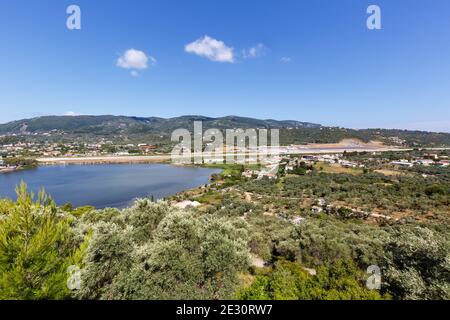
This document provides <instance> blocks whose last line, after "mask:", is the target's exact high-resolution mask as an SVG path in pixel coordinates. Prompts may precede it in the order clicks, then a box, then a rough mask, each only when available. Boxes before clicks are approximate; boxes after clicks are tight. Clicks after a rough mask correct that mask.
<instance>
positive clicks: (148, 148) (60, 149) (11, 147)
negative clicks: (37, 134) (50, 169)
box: [0, 139, 156, 158]
mask: <svg viewBox="0 0 450 320" xmlns="http://www.w3.org/2000/svg"><path fill="white" fill-rule="evenodd" d="M155 150H156V146H154V145H149V144H137V145H135V144H127V145H115V144H114V143H113V142H112V141H106V140H103V139H102V140H101V141H99V142H97V143H79V142H65V143H53V142H16V143H10V144H4V145H0V157H4V158H6V157H11V156H32V157H61V156H64V157H76V156H101V155H105V154H114V155H129V154H136V153H138V154H149V153H152V152H154V151H155Z"/></svg>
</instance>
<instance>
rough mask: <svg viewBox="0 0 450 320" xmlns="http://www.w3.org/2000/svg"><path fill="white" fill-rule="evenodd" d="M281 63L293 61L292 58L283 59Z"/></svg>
mask: <svg viewBox="0 0 450 320" xmlns="http://www.w3.org/2000/svg"><path fill="white" fill-rule="evenodd" d="M280 61H281V62H283V63H289V62H292V59H291V58H290V57H282V58H281V59H280Z"/></svg>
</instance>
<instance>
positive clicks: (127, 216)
mask: <svg viewBox="0 0 450 320" xmlns="http://www.w3.org/2000/svg"><path fill="white" fill-rule="evenodd" d="M215 201H219V204H217V205H216V206H209V207H201V208H198V209H193V208H192V209H183V210H182V209H176V208H174V207H172V206H171V205H169V204H168V203H166V202H160V203H154V202H152V201H151V200H149V199H141V200H137V201H136V202H135V204H134V205H133V206H132V207H130V208H127V209H124V210H116V209H104V210H95V209H93V208H89V207H87V208H78V209H72V208H71V207H70V206H66V207H64V208H61V207H56V206H55V204H54V202H53V201H52V200H51V199H49V198H48V197H47V196H45V195H44V194H43V193H41V194H40V196H39V197H38V198H37V199H36V200H33V197H32V195H31V194H29V193H27V191H26V187H25V185H22V186H21V187H20V188H19V189H18V199H17V201H11V200H2V201H1V202H0V274H1V276H0V298H1V299H234V298H239V299H449V298H450V287H449V280H448V279H449V272H450V265H449V248H450V236H449V235H450V232H449V230H448V226H447V225H443V224H433V223H418V222H404V223H397V224H392V225H391V224H386V225H374V224H367V223H363V222H361V221H358V220H348V219H342V218H340V217H338V216H329V215H325V214H320V215H318V216H311V217H310V218H308V219H305V221H303V222H302V223H300V224H293V223H291V222H290V221H288V220H287V219H280V218H279V217H276V216H270V215H265V214H264V211H263V210H261V207H259V205H257V204H256V205H255V204H251V203H246V202H243V201H238V200H237V199H234V200H232V201H230V198H228V199H227V198H225V197H222V198H220V199H215ZM255 257H259V258H260V259H262V260H263V261H264V262H265V263H264V265H259V264H258V263H255ZM374 264H375V265H379V266H380V268H381V270H382V280H383V284H382V287H381V290H369V289H368V288H367V287H366V286H365V281H366V279H367V276H368V275H367V273H366V272H365V271H366V268H367V266H368V265H374ZM73 265H74V266H77V267H79V268H80V269H81V273H80V274H79V276H80V280H81V281H80V286H79V288H78V289H77V290H69V289H68V286H67V281H68V280H69V277H70V276H72V275H71V274H70V273H68V272H67V270H68V268H69V267H70V266H73Z"/></svg>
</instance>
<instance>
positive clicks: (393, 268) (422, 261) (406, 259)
mask: <svg viewBox="0 0 450 320" xmlns="http://www.w3.org/2000/svg"><path fill="white" fill-rule="evenodd" d="M445 229H446V230H445ZM445 229H444V230H443V231H441V232H438V230H433V229H431V228H428V227H424V226H418V225H414V224H413V225H404V226H400V227H396V228H395V229H394V230H393V232H392V236H391V239H390V241H389V242H388V243H387V244H386V246H385V252H386V256H385V266H384V269H385V270H386V272H385V278H386V282H387V284H388V290H389V292H391V293H392V294H393V295H394V296H396V297H397V298H400V299H408V300H411V299H412V300H416V299H432V300H434V299H450V284H449V279H450V259H449V257H450V254H449V248H450V238H449V236H448V234H449V230H448V228H447V227H446V228H445Z"/></svg>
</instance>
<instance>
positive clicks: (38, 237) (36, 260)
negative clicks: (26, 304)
mask: <svg viewBox="0 0 450 320" xmlns="http://www.w3.org/2000/svg"><path fill="white" fill-rule="evenodd" d="M16 193H17V200H16V201H12V200H6V199H4V200H1V201H0V299H14V300H21V299H26V300H32V299H65V298H68V297H70V293H71V292H70V290H69V289H68V287H67V280H68V277H69V274H68V273H67V268H68V267H69V266H70V265H74V264H77V263H78V262H79V261H78V260H80V259H81V256H82V255H81V253H80V250H82V249H80V248H77V246H76V244H75V242H74V240H73V234H72V232H71V228H70V223H71V221H72V219H73V218H71V217H70V216H68V215H67V214H64V213H61V212H58V210H57V208H56V205H55V203H54V202H53V201H52V200H51V199H50V198H49V197H48V196H47V195H46V194H45V193H44V192H41V193H39V195H38V197H37V199H36V200H34V195H33V193H28V191H27V186H26V184H25V183H22V184H21V185H20V186H19V187H17V189H16Z"/></svg>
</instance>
